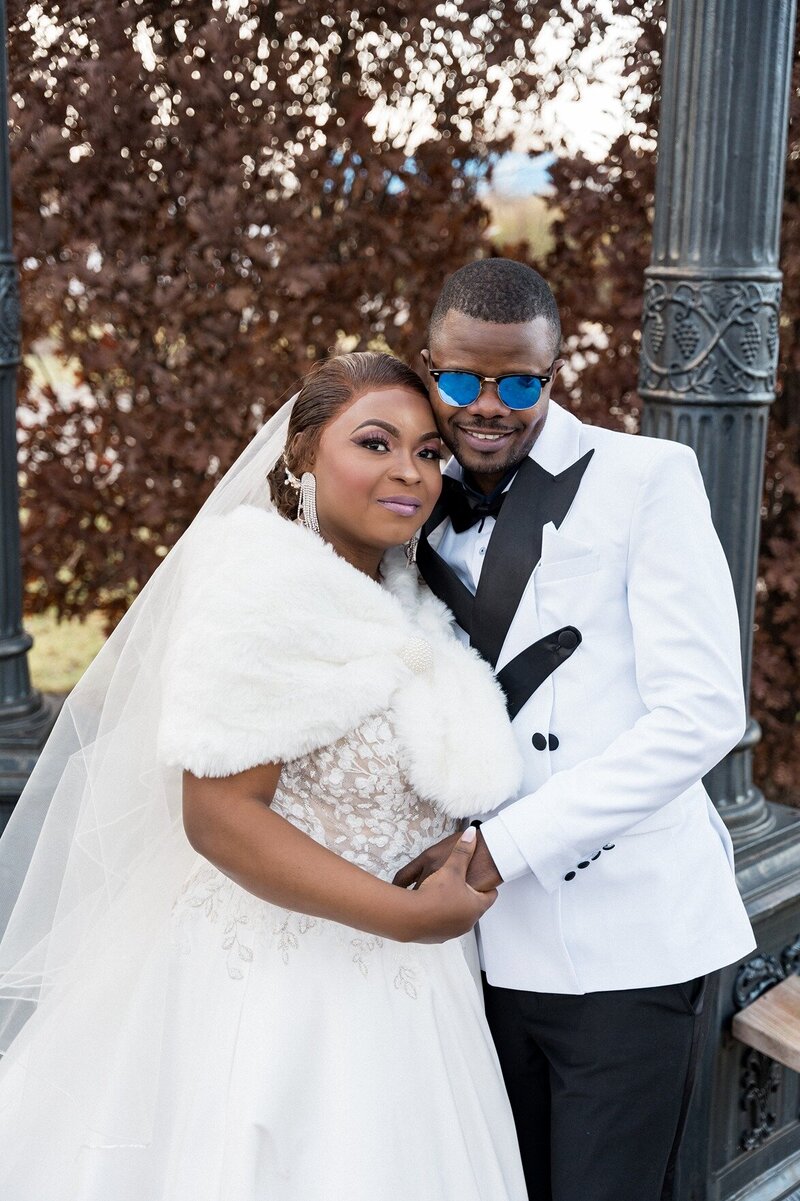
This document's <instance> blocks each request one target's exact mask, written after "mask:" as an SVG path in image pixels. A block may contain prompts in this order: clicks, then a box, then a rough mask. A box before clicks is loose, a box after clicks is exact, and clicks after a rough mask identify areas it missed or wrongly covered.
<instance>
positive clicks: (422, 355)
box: [419, 349, 431, 373]
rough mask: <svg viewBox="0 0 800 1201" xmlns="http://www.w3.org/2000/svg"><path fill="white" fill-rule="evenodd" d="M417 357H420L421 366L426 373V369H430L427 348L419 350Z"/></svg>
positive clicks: (429, 353)
mask: <svg viewBox="0 0 800 1201" xmlns="http://www.w3.org/2000/svg"><path fill="white" fill-rule="evenodd" d="M419 357H420V361H421V362H422V366H423V367H424V368H425V372H426V373H427V372H428V371H430V367H431V352H430V351H429V350H427V349H426V350H421V351H420V352H419Z"/></svg>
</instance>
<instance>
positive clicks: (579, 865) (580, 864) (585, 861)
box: [578, 859, 589, 867]
mask: <svg viewBox="0 0 800 1201" xmlns="http://www.w3.org/2000/svg"><path fill="white" fill-rule="evenodd" d="M588 866H589V860H588V859H583V860H582V861H581V862H580V863H579V864H578V867H588Z"/></svg>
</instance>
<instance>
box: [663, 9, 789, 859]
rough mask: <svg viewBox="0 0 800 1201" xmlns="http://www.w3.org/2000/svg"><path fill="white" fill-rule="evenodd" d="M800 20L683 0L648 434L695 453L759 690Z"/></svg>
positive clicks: (734, 786) (714, 785) (741, 778)
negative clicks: (771, 429) (769, 442)
mask: <svg viewBox="0 0 800 1201" xmlns="http://www.w3.org/2000/svg"><path fill="white" fill-rule="evenodd" d="M794 23H795V0H768V2H766V3H764V2H761V0H671V3H670V6H669V18H668V24H667V34H666V42H665V48H664V65H663V85H662V100H661V119H660V128H659V140H658V172H657V180H656V204H655V219H654V227H653V250H652V258H651V265H650V267H649V268H648V270H647V280H646V284H645V297H644V315H643V320H642V350H641V365H640V392H641V394H642V397H643V399H644V412H643V417H642V432H643V433H644V434H650V435H655V436H657V437H663V438H674V439H677V440H678V441H680V442H685V443H687V444H688V445H690V446H692V447H693V448H694V449H695V450H696V452H697V455H698V458H699V461H700V467H701V470H702V472H703V476H704V478H705V482H706V487H707V489H708V493H709V497H710V499H711V507H712V511H713V515H714V521H715V524H716V527H717V530H718V531H719V534H720V538H721V540H722V544H723V546H724V548H725V552H726V554H727V556H728V561H729V563H730V566H731V571H732V573H733V579H734V584H735V587H736V593H737V599H738V603H739V613H740V617H741V628H742V657H743V660H744V682H745V689H746V690H747V691H749V684H750V665H751V657H752V642H753V638H752V631H753V613H754V607H755V587H756V572H757V557H758V538H759V523H760V506H761V494H762V486H763V465H764V451H765V443H766V430H767V419H768V416H769V406H770V404H771V403H772V401H773V399H774V396H775V370H776V366H777V358H778V314H779V304H780V291H781V273H780V271H779V269H778V247H779V233H780V219H781V209H782V203H783V179H784V163H785V159H786V137H787V109H788V98H789V82H790V74H791V65H792V47H793V39H794ZM759 736H760V731H759V727H758V724H757V722H755V721H754V720H753V719H752V718H751V719H750V721H749V724H748V728H747V732H746V734H745V736H744V738H743V740H742V742H741V744H740V745H739V746H738V747H737V748H736V749H735V750H734V751H733V752H732V753H731V754H730V755H729V756H728V757H727V758H726V759H725V760H724V762H723V763H721V764H720V766H719V767H718V768H716V769H715V770H714V771H713V772H712V773H711V774H710V776H709V778H708V780H707V784H708V786H709V790H710V792H711V795H712V797H713V799H714V802H715V804H716V805H717V806H718V808H719V810H720V813H721V814H722V816H723V818H724V820H725V822H726V824H727V825H728V827H729V829H730V830H731V832H732V835H733V837H734V840H735V842H736V843H737V844H741V843H742V842H745V841H750V840H751V839H753V838H756V837H758V836H759V835H762V834H764V833H766V832H768V831H769V830H770V828H771V827H772V826H773V825H774V821H775V818H774V815H773V814H772V813H771V811H770V809H769V808H768V806H767V804H766V802H765V800H764V797H763V795H762V794H761V792H760V791H759V790H758V788H756V787H755V785H754V784H753V780H752V771H751V760H752V749H753V747H754V746H755V744H756V743H757V741H758V739H759Z"/></svg>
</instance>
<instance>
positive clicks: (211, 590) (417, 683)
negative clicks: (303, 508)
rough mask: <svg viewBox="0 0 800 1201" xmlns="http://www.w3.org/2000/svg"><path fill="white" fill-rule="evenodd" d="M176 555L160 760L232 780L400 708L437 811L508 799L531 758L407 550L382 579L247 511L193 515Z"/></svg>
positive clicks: (421, 784) (408, 754) (301, 533)
mask: <svg viewBox="0 0 800 1201" xmlns="http://www.w3.org/2000/svg"><path fill="white" fill-rule="evenodd" d="M181 553H182V555H183V556H184V558H183V561H182V562H181V587H180V594H179V598H178V602H177V606H176V611H175V616H174V620H173V627H172V632H171V636H170V648H169V652H168V654H167V657H166V660H165V664H164V697H163V710H162V719H161V724H160V730H159V746H160V752H161V756H162V758H163V759H164V760H165V761H166V762H168V763H172V764H179V765H181V766H183V767H185V768H187V769H188V770H189V771H191V772H193V773H194V774H195V775H199V776H224V775H231V774H233V773H235V772H239V771H243V770H245V769H246V768H248V767H254V766H255V765H257V764H259V763H269V762H276V761H286V760H290V759H295V758H298V757H300V756H302V755H305V754H308V753H309V752H311V751H314V750H317V749H319V748H320V747H322V746H327V745H329V744H330V743H332V742H336V741H337V740H338V739H339V738H342V737H343V736H344V735H345V734H347V733H349V732H350V731H351V730H353V729H356V728H357V727H358V726H359V725H361V724H362V722H364V721H365V720H366V719H367V718H368V717H369V716H370V715H371V714H374V713H379V712H386V711H391V714H392V719H393V723H394V728H395V731H396V733H397V737H398V740H399V742H400V745H401V747H402V749H403V752H404V763H403V769H404V771H405V773H406V776H407V778H408V780H409V782H410V783H411V785H412V786H413V788H414V789H415V790H416V791H417V792H418V793H419V795H420V796H423V797H425V798H426V799H427V800H429V801H430V802H432V803H433V804H435V805H436V806H437V807H438V808H439V809H441V810H442V811H444V812H445V813H447V814H449V815H450V816H453V817H463V816H468V815H470V814H473V813H484V812H488V811H489V810H490V809H493V808H495V807H496V806H497V805H499V804H500V803H502V802H503V801H505V800H507V799H508V798H509V797H512V796H513V795H515V793H516V791H517V789H518V787H519V784H520V780H521V774H522V765H521V759H520V755H519V752H518V750H517V747H516V743H515V740H514V736H513V734H512V732H511V726H510V723H509V721H508V718H507V716H506V712H505V705H504V701H503V696H502V693H501V690H500V688H499V685H498V684H497V682H496V681H495V679H494V676H493V675H492V672H491V670H490V668H489V667H488V665H487V664H486V663H484V662H483V660H482V659H480V657H479V656H478V655H477V653H476V652H475V651H472V650H469V649H468V648H466V647H464V646H462V644H461V643H460V642H459V641H458V639H457V638H456V636H455V634H454V633H453V630H452V628H451V620H452V619H451V616H450V614H449V612H448V610H447V609H446V608H445V607H444V605H442V603H441V602H440V601H439V600H437V598H436V597H434V596H433V595H432V594H431V593H430V592H428V590H427V589H426V588H425V586H424V585H422V584H421V583H420V582H419V580H418V578H417V573H416V572H415V571H409V570H408V568H407V567H406V565H405V559H404V556H403V553H402V551H401V550H397V551H390V552H389V553H388V554H387V555H386V557H385V558H384V562H383V565H382V573H383V577H384V583H383V586H381V585H379V584H377V583H375V581H373V580H371V579H369V578H368V577H367V576H365V575H363V574H362V573H361V572H359V571H357V570H356V569H355V568H354V567H352V566H351V565H350V564H349V563H347V562H346V561H345V560H344V559H342V558H340V557H339V556H338V555H337V554H336V553H335V552H334V550H333V549H332V548H331V547H330V546H328V545H327V543H325V542H323V541H322V540H321V539H320V538H318V537H317V536H316V535H315V534H312V533H311V532H310V531H308V530H306V529H304V528H303V527H301V526H298V525H295V524H293V523H291V522H289V521H286V520H284V519H283V518H282V517H279V516H278V515H277V514H276V513H274V512H269V511H265V510H262V509H257V508H255V507H253V506H249V505H243V506H241V507H240V508H238V509H236V510H235V511H234V512H232V513H230V514H228V515H227V516H225V517H213V518H209V519H207V520H205V521H202V522H200V523H198V525H197V527H196V528H195V529H194V530H192V531H191V532H190V534H189V535H188V536H187V541H186V544H185V547H182V548H181Z"/></svg>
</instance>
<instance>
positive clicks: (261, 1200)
mask: <svg viewBox="0 0 800 1201" xmlns="http://www.w3.org/2000/svg"><path fill="white" fill-rule="evenodd" d="M273 808H274V810H275V811H276V812H278V813H280V814H281V815H282V816H284V817H285V818H286V819H287V820H288V821H290V822H292V823H293V824H294V825H295V826H297V827H298V828H300V829H301V830H303V831H304V832H305V833H307V834H308V835H310V836H311V837H312V838H314V839H315V840H317V841H318V842H320V843H322V844H323V845H325V846H326V847H328V848H329V849H331V850H332V851H335V852H336V853H337V854H339V855H342V856H344V857H345V858H347V859H349V860H351V861H352V862H354V863H356V864H358V865H360V866H361V867H363V868H365V869H366V870H367V871H369V872H372V873H373V874H375V875H378V876H381V877H382V878H384V879H387V880H389V879H391V878H392V876H393V875H394V873H395V872H396V870H397V869H398V868H399V867H400V866H401V865H402V864H403V863H405V862H407V861H408V860H409V859H410V858H413V857H414V856H415V855H417V854H418V853H419V852H420V851H421V850H422V849H424V848H425V847H426V846H428V845H430V844H431V843H432V842H435V841H437V840H438V839H439V838H441V837H443V836H445V835H446V834H448V833H449V832H450V831H451V829H453V828H454V825H455V823H454V822H453V821H452V819H450V818H448V817H446V816H444V815H443V814H441V813H439V812H437V810H436V809H434V808H433V807H432V806H431V805H429V804H428V803H427V802H425V801H422V800H420V799H419V797H417V796H416V795H414V793H413V791H412V790H411V788H410V786H409V784H408V783H407V781H406V778H405V775H404V772H403V767H402V749H401V747H400V745H399V743H398V740H397V738H396V737H395V733H394V730H393V728H392V724H391V719H390V717H389V716H388V715H378V716H373V717H371V718H369V719H368V720H367V721H366V722H365V723H362V724H361V725H360V726H359V727H358V728H357V729H356V730H354V731H353V732H351V733H350V734H348V735H346V736H345V737H343V738H341V739H340V740H339V741H337V742H335V743H333V744H332V745H330V746H328V747H325V748H324V749H322V750H320V751H316V752H315V753H313V754H310V755H307V756H305V757H302V758H299V759H296V760H294V761H292V762H289V763H287V764H286V765H285V767H284V770H283V772H282V775H281V780H280V784H279V787H278V790H277V792H276V795H275V798H274V801H273ZM465 941H466V940H461V941H452V942H448V943H445V944H442V945H431V946H429V945H419V944H401V943H395V942H391V941H389V940H386V939H381V938H377V937H374V936H371V935H368V934H363V933H359V932H358V931H356V930H353V929H350V928H348V927H345V926H341V925H338V924H336V923H334V922H330V921H324V920H321V919H317V918H311V917H307V916H304V915H302V914H299V913H293V912H289V911H286V910H283V909H280V908H277V907H275V906H273V905H270V904H267V903H265V902H263V901H261V900H259V899H257V898H256V897H254V896H252V895H251V894H250V893H248V892H246V891H244V890H243V889H241V888H240V887H239V886H238V885H236V884H235V883H233V882H232V881H231V880H229V879H228V878H227V877H225V876H224V875H222V874H221V873H220V872H218V871H217V870H216V868H214V867H213V866H212V865H211V864H210V863H208V862H207V861H206V860H204V859H202V857H200V856H196V857H195V860H194V862H193V863H192V864H191V869H190V871H189V873H188V876H187V878H186V880H185V882H184V885H183V887H182V888H181V890H180V892H179V894H178V895H177V896H176V897H175V902H174V907H173V910H172V919H171V923H170V929H169V930H168V932H167V933H166V934H165V938H164V940H163V943H162V944H161V945H158V946H155V947H153V949H152V953H151V956H150V964H149V968H148V971H147V972H146V973H145V975H144V977H143V978H142V979H141V980H139V981H138V982H137V986H136V987H137V989H138V992H139V995H137V997H136V1005H135V1008H134V1012H135V1013H136V1014H138V1015H139V1016H138V1018H137V1020H135V1021H126V1022H125V1024H124V1025H121V1026H120V1029H119V1031H118V1032H116V1044H115V1053H114V1058H113V1062H110V1063H109V1064H108V1066H107V1089H106V1092H105V1093H104V1094H103V1095H101V1096H98V1097H97V1098H95V1100H94V1113H93V1115H92V1119H91V1125H92V1127H93V1128H94V1129H96V1130H98V1131H102V1130H103V1129H104V1116H105V1115H106V1114H110V1113H111V1112H113V1110H114V1107H115V1104H116V1100H115V1099H116V1097H117V1096H119V1095H121V1094H126V1097H127V1100H126V1104H130V1096H131V1094H132V1093H134V1094H135V1092H136V1090H137V1088H142V1090H143V1091H144V1092H146V1091H147V1089H149V1088H151V1087H152V1088H155V1089H156V1090H157V1095H156V1101H155V1113H156V1115H157V1120H156V1123H155V1129H154V1131H153V1136H152V1140H151V1141H149V1142H147V1143H144V1144H142V1145H125V1144H122V1145H119V1144H111V1145H109V1143H108V1140H107V1139H104V1138H102V1137H98V1138H97V1139H96V1140H95V1139H86V1136H85V1133H84V1134H82V1135H81V1136H80V1137H79V1136H78V1135H77V1127H76V1126H75V1125H74V1123H73V1120H72V1118H71V1116H70V1115H71V1113H72V1110H71V1109H70V1107H69V1106H65V1105H63V1104H62V1103H61V1101H60V1099H59V1097H58V1096H51V1095H49V1094H48V1092H47V1091H46V1090H45V1088H44V1086H42V1090H41V1092H37V1087H36V1083H35V1079H34V1080H33V1081H32V1079H31V1075H30V1073H29V1074H28V1075H27V1076H26V1075H24V1074H21V1075H18V1074H17V1073H15V1072H14V1071H12V1072H11V1073H9V1074H7V1075H6V1077H5V1078H4V1079H2V1082H1V1083H0V1165H2V1168H1V1169H0V1179H2V1180H3V1181H4V1186H3V1192H2V1195H3V1198H4V1201H33V1199H34V1198H35V1199H36V1201H410V1199H413V1201H525V1198H526V1196H527V1194H526V1192H525V1187H524V1183H523V1178H522V1171H521V1167H520V1163H519V1158H518V1151H517V1145H516V1138H515V1134H514V1127H513V1121H512V1117H511V1112H510V1108H509V1105H508V1101H507V1099H506V1096H505V1092H504V1089H503V1085H502V1080H501V1076H500V1072H499V1068H498V1064H497V1060H496V1057H495V1052H494V1048H493V1045H492V1042H491V1039H490V1036H489V1032H488V1029H487V1027H486V1024H485V1022H484V1018H483V1012H482V1002H481V998H480V995H479V991H478V988H477V986H476V981H475V979H474V976H473V974H472V972H471V970H470V968H469V966H468V963H467V958H466V953H465V952H466V950H467V948H466V947H465V945H464V943H465ZM90 987H91V988H93V989H98V988H99V989H101V990H102V987H103V980H102V973H100V975H99V977H98V979H96V980H95V981H94V982H93V983H91V984H90ZM94 999H95V1002H96V997H95V998H94ZM158 1005H165V1006H166V1011H165V1012H166V1020H165V1021H164V1023H163V1030H164V1038H163V1042H162V1044H161V1045H160V1046H159V1047H157V1048H153V1047H152V1046H150V1045H149V1040H148V1020H147V1015H148V1012H149V1011H150V1010H151V1008H152V1009H155V1008H156V1007H157V1006H158ZM93 1011H95V1012H96V1011H97V1005H96V1004H95V1005H94V1006H93ZM148 1065H149V1066H148ZM151 1075H152V1079H150V1076H151ZM23 1081H24V1083H22V1082H23ZM22 1088H24V1089H25V1090H26V1091H27V1094H28V1095H27V1097H26V1099H25V1102H24V1104H25V1106H26V1107H27V1109H28V1111H29V1112H30V1110H31V1107H33V1108H35V1110H36V1113H37V1115H38V1119H39V1122H40V1130H41V1139H40V1142H39V1144H38V1146H37V1148H36V1149H35V1152H33V1153H32V1148H31V1146H30V1143H29V1142H28V1144H27V1146H26V1145H25V1143H24V1141H23V1144H22V1145H21V1146H20V1145H19V1144H18V1143H17V1142H16V1139H15V1136H14V1124H13V1122H12V1123H10V1124H9V1125H6V1126H5V1127H4V1126H3V1123H4V1118H5V1115H6V1114H8V1113H9V1112H11V1111H12V1110H13V1108H14V1106H15V1105H19V1102H20V1097H19V1096H18V1095H17V1092H18V1090H19V1089H22ZM4 1107H5V1109H4ZM23 1128H24V1127H23ZM3 1129H5V1135H4V1134H3V1133H2V1131H3ZM81 1129H82V1130H83V1131H85V1129H86V1126H85V1124H84V1125H83V1126H82V1127H81Z"/></svg>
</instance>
